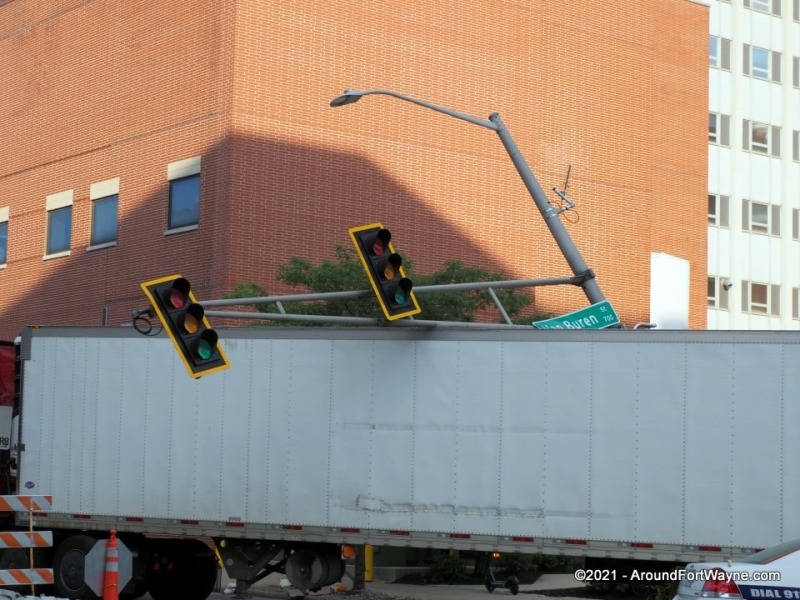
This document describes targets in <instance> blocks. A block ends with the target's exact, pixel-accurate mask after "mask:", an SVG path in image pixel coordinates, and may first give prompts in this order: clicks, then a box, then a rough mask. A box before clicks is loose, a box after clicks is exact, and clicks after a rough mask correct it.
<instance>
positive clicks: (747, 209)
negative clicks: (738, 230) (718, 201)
mask: <svg viewBox="0 0 800 600" xmlns="http://www.w3.org/2000/svg"><path fill="white" fill-rule="evenodd" d="M742 231H751V232H753V233H766V234H768V235H774V236H780V235H781V207H780V206H779V205H777V204H764V203H762V202H751V201H750V200H743V201H742Z"/></svg>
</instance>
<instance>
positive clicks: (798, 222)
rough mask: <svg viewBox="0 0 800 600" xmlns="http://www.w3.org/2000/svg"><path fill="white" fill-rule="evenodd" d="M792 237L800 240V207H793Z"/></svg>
mask: <svg viewBox="0 0 800 600" xmlns="http://www.w3.org/2000/svg"><path fill="white" fill-rule="evenodd" d="M792 239H793V240H800V208H793V209H792Z"/></svg>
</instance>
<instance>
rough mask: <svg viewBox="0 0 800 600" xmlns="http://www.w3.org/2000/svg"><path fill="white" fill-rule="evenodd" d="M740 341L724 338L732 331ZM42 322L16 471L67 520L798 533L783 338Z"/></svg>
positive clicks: (525, 532)
mask: <svg viewBox="0 0 800 600" xmlns="http://www.w3.org/2000/svg"><path fill="white" fill-rule="evenodd" d="M725 333H728V334H729V335H725ZM221 336H222V343H223V344H224V346H225V350H226V352H227V354H228V357H229V359H230V362H231V365H232V366H231V368H230V369H229V370H227V371H225V372H222V373H217V374H214V375H211V376H207V377H204V378H202V379H199V380H193V379H191V378H189V377H188V376H187V375H186V373H185V370H184V369H183V366H182V365H181V364H180V362H179V360H178V358H177V356H176V355H175V351H174V349H173V347H172V345H171V344H170V343H169V341H168V340H166V339H165V338H163V337H155V338H151V337H143V336H139V335H137V334H135V333H134V332H131V331H127V330H122V329H120V330H117V329H113V330H112V329H104V330H100V329H97V330H95V329H80V330H74V331H73V330H70V329H66V328H52V329H46V328H43V329H41V330H37V331H33V332H32V334H31V335H30V336H28V343H29V347H28V348H27V350H26V356H25V358H26V360H25V364H24V398H23V413H22V435H21V439H22V441H23V443H24V445H25V446H24V447H25V450H24V452H23V453H22V455H21V463H20V469H21V471H20V482H21V485H23V486H25V487H26V488H27V489H28V490H31V491H32V492H36V493H47V494H52V495H53V501H54V508H53V510H54V512H60V513H64V514H85V515H118V516H122V517H124V516H129V517H145V518H159V519H175V520H179V519H188V520H208V521H219V522H242V523H259V524H275V525H276V526H282V525H304V526H327V527H343V528H364V529H385V530H406V531H429V532H442V533H443V534H452V533H464V534H483V535H496V536H531V537H539V536H541V537H551V538H565V539H566V538H577V539H585V540H620V541H637V542H653V543H664V544H706V545H708V544H716V545H720V546H743V547H755V546H767V545H770V544H773V543H775V542H777V541H780V540H782V539H789V538H792V537H797V536H798V535H800V516H799V515H798V512H797V511H796V510H795V507H796V506H797V505H798V504H800V477H798V475H800V466H798V465H797V462H796V461H795V460H794V457H795V456H797V455H798V452H800V433H798V431H797V427H796V426H795V423H797V422H800V421H798V418H800V414H799V413H800V408H799V407H798V402H797V390H798V389H800V370H798V369H797V368H796V365H797V364H800V337H798V336H797V335H796V334H795V335H792V334H789V333H755V332H678V331H675V332H647V331H645V332H633V331H595V332H558V331H531V332H527V331H524V332H519V331H506V332H500V331H497V332H474V331H463V332H460V331H454V332H433V333H432V332H425V331H419V332H417V331H411V330H403V331H400V330H397V329H385V328H384V329H379V330H358V331H353V330H345V329H340V330H333V329H316V330H310V331H309V330H301V329H298V328H291V329H285V330H284V329H277V328H258V330H257V331H255V332H254V331H253V330H251V329H248V330H236V329H232V330H223V331H222V332H221Z"/></svg>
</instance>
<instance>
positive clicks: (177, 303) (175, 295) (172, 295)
mask: <svg viewBox="0 0 800 600" xmlns="http://www.w3.org/2000/svg"><path fill="white" fill-rule="evenodd" d="M184 304H186V296H184V295H183V293H182V292H181V291H180V290H176V289H175V288H172V289H171V290H170V291H169V305H170V306H171V307H172V308H176V309H177V308H183V305H184Z"/></svg>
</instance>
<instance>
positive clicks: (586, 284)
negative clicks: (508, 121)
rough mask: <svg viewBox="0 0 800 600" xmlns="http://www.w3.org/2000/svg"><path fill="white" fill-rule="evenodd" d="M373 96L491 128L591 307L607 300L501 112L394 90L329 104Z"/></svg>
mask: <svg viewBox="0 0 800 600" xmlns="http://www.w3.org/2000/svg"><path fill="white" fill-rule="evenodd" d="M370 94H381V95H384V96H392V97H393V98H398V99H400V100H405V101H406V102H410V103H412V104H417V105H418V106H422V107H425V108H429V109H431V110H435V111H436V112H440V113H443V114H445V115H448V116H450V117H454V118H456V119H460V120H462V121H467V122H468V123H472V124H473V125H479V126H480V127H485V128H486V129H491V130H492V131H494V132H496V133H497V135H498V136H499V137H500V141H501V142H502V143H503V146H504V147H505V149H506V152H508V155H509V157H510V158H511V162H513V163H514V166H515V167H516V169H517V173H519V176H520V177H521V178H522V182H523V183H524V184H525V187H526V188H527V190H528V193H529V194H530V195H531V198H533V202H534V203H535V204H536V207H537V208H538V209H539V212H540V213H541V215H542V217H543V218H544V222H545V224H546V225H547V228H548V229H549V230H550V234H551V235H552V236H553V239H554V240H555V242H556V244H558V247H559V249H560V250H561V254H563V256H564V258H565V259H566V261H567V264H568V265H569V267H570V269H571V270H572V273H573V275H575V277H576V278H578V280H579V281H580V283H579V284H578V285H580V286H581V288H582V289H583V291H584V293H585V294H586V297H587V298H588V299H589V302H590V303H591V304H596V303H598V302H602V301H604V300H605V299H606V297H605V296H604V295H603V292H602V291H601V290H600V286H599V285H598V284H597V281H596V279H595V274H594V271H592V270H591V269H590V268H589V267H588V265H587V264H586V261H584V260H583V257H582V256H581V254H580V252H579V251H578V247H577V246H576V245H575V242H573V241H572V238H571V237H570V235H569V232H568V231H567V228H566V227H564V223H563V222H562V221H561V219H560V218H558V214H559V211H558V209H556V208H555V207H554V206H552V205H551V204H550V201H549V200H548V199H547V196H546V195H545V193H544V191H543V190H542V186H541V185H539V182H538V181H537V179H536V176H535V175H534V174H533V171H531V168H530V166H528V163H527V162H526V161H525V159H524V158H523V156H522V152H520V149H519V147H518V146H517V144H516V143H515V142H514V139H513V138H512V137H511V133H509V131H508V129H507V128H506V126H505V124H504V123H503V121H502V120H501V119H500V115H499V114H498V113H493V114H492V115H490V116H489V120H486V119H481V118H479V117H475V116H473V115H469V114H467V113H463V112H460V111H457V110H452V109H450V108H446V107H444V106H439V105H438V104H432V103H430V102H426V101H424V100H420V99H418V98H412V97H411V96H406V95H404V94H400V93H398V92H393V91H391V90H345V92H344V93H343V94H341V95H340V96H337V97H336V98H334V99H333V100H331V102H330V105H331V107H334V108H335V107H338V106H344V105H346V104H352V103H353V102H357V101H358V100H360V99H361V97H362V96H367V95H370Z"/></svg>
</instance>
